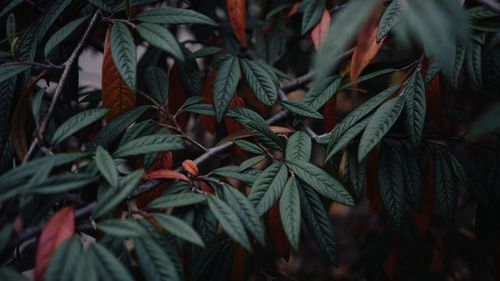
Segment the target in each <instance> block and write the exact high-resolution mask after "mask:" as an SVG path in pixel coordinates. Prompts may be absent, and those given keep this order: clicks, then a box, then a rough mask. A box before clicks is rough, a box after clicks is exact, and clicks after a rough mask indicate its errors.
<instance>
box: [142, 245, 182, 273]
mask: <svg viewBox="0 0 500 281" xmlns="http://www.w3.org/2000/svg"><path fill="white" fill-rule="evenodd" d="M134 246H135V253H136V255H137V261H138V262H139V265H140V266H141V271H142V274H143V275H144V277H145V280H157V281H167V280H168V281H179V280H181V279H180V278H179V275H178V273H177V270H176V269H175V266H174V263H173V262H172V260H171V259H170V257H169V256H168V255H167V253H165V251H164V250H163V249H162V247H161V246H160V245H159V244H158V243H157V242H155V241H154V240H153V239H147V238H145V239H134Z"/></svg>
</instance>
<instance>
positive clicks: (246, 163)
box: [240, 155, 266, 171]
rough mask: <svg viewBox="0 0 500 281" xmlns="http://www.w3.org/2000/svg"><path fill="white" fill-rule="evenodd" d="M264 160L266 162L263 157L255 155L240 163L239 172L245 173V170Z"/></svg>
mask: <svg viewBox="0 0 500 281" xmlns="http://www.w3.org/2000/svg"><path fill="white" fill-rule="evenodd" d="M264 160H266V156H265V155H257V156H255V157H252V158H248V159H247V160H245V161H243V162H241V164H240V171H245V170H246V169H249V168H252V167H253V166H255V165H257V164H259V163H260V162H262V161H264Z"/></svg>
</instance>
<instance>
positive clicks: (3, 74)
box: [0, 64, 31, 83]
mask: <svg viewBox="0 0 500 281" xmlns="http://www.w3.org/2000/svg"><path fill="white" fill-rule="evenodd" d="M30 68H31V66H29V65H27V64H11V65H0V83H2V82H4V81H6V80H7V79H9V78H12V77H14V76H16V75H18V74H19V73H21V72H24V71H26V70H28V69H30Z"/></svg>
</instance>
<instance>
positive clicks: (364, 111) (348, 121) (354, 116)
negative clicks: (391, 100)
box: [326, 85, 399, 160]
mask: <svg viewBox="0 0 500 281" xmlns="http://www.w3.org/2000/svg"><path fill="white" fill-rule="evenodd" d="M397 90H399V85H395V86H392V87H390V88H388V89H386V90H384V91H382V92H380V93H379V94H377V95H376V96H374V97H372V98H370V99H369V100H368V101H366V102H364V103H363V104H362V105H360V106H358V107H357V108H356V109H355V110H353V111H352V112H351V113H349V115H347V117H346V118H344V119H342V121H341V122H340V123H339V124H337V126H335V129H334V130H333V132H332V134H331V135H330V141H329V143H328V149H327V155H328V156H327V159H326V160H328V159H330V157H332V156H333V154H334V153H332V151H333V148H334V146H335V145H336V143H337V142H339V138H340V137H342V136H343V135H344V133H346V131H347V130H349V128H351V127H353V126H354V125H356V124H357V123H358V121H360V120H361V119H363V118H364V117H365V116H366V115H368V114H369V113H370V112H371V111H372V110H373V109H375V108H376V107H377V106H379V105H380V104H381V103H382V102H383V101H384V100H386V99H387V98H388V97H389V96H391V95H392V94H394V93H395V92H396V91H397ZM358 129H359V127H358ZM351 134H352V132H351ZM353 137H354V136H353Z"/></svg>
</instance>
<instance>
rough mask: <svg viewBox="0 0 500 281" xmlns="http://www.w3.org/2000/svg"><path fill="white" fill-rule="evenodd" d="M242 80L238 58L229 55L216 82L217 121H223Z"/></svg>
mask: <svg viewBox="0 0 500 281" xmlns="http://www.w3.org/2000/svg"><path fill="white" fill-rule="evenodd" d="M239 80H240V63H239V60H238V58H236V57H233V56H228V57H227V58H226V59H224V61H222V63H221V65H220V67H219V69H218V71H217V75H216V77H215V83H214V92H213V93H214V100H215V101H217V102H216V103H215V104H214V106H215V114H216V116H217V121H219V122H220V121H222V118H223V117H224V115H225V114H226V111H227V108H228V106H229V103H230V102H231V100H232V99H233V97H234V95H235V93H236V87H237V86H238V81H239Z"/></svg>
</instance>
